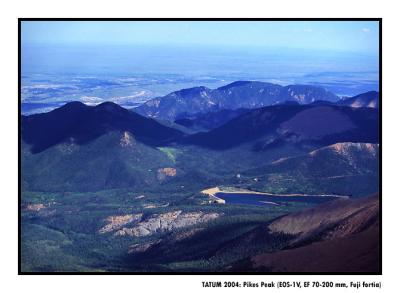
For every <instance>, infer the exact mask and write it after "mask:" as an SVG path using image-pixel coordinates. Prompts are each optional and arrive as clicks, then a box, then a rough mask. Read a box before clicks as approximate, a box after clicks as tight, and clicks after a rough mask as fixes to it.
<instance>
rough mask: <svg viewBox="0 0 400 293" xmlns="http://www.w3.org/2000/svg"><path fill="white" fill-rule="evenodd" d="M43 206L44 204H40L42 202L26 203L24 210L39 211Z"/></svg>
mask: <svg viewBox="0 0 400 293" xmlns="http://www.w3.org/2000/svg"><path fill="white" fill-rule="evenodd" d="M45 208H46V206H45V205H44V204H42V203H36V204H28V205H27V206H26V207H25V210H26V211H33V212H38V211H40V210H42V209H45Z"/></svg>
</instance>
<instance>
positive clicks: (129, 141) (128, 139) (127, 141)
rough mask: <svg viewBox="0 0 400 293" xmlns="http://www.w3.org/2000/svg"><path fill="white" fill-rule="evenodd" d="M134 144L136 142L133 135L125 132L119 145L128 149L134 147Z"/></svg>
mask: <svg viewBox="0 0 400 293" xmlns="http://www.w3.org/2000/svg"><path fill="white" fill-rule="evenodd" d="M134 142H135V140H134V139H133V137H132V135H131V134H130V133H129V132H128V131H124V134H123V135H122V137H121V139H120V141H119V144H120V146H121V147H123V148H126V147H130V146H132V145H133V144H134Z"/></svg>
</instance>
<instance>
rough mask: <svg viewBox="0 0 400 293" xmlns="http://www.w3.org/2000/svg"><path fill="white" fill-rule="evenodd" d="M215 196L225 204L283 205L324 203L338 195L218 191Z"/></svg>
mask: <svg viewBox="0 0 400 293" xmlns="http://www.w3.org/2000/svg"><path fill="white" fill-rule="evenodd" d="M215 196H216V197H218V198H221V199H223V200H225V202H226V203H227V204H250V205H258V206H265V205H284V204H285V203H289V202H301V203H313V204H319V203H324V202H327V201H330V200H333V199H337V198H338V196H334V195H332V196H329V195H323V196H319V195H304V196H299V195H293V196H291V195H264V194H252V193H233V192H232V193H231V192H227V193H225V192H218V193H217V194H215Z"/></svg>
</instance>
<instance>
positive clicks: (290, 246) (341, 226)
mask: <svg viewBox="0 0 400 293" xmlns="http://www.w3.org/2000/svg"><path fill="white" fill-rule="evenodd" d="M254 233H269V234H271V235H272V234H275V233H281V234H285V235H291V236H292V239H291V240H290V241H288V243H287V245H286V247H285V249H283V250H280V251H276V252H269V253H264V254H258V255H256V256H253V257H251V258H249V259H247V260H244V261H241V262H238V263H237V264H235V265H234V266H233V268H231V269H232V270H238V271H248V270H253V271H258V270H260V271H270V272H285V271H292V272H379V257H380V256H379V197H378V196H377V195H375V196H372V197H368V198H364V199H359V200H349V199H347V200H346V199H340V200H336V201H333V202H330V203H326V204H323V205H321V206H317V207H315V208H311V209H309V210H305V211H302V212H298V213H293V214H289V215H287V216H284V217H281V218H278V219H277V220H274V221H272V222H271V223H270V224H269V225H267V226H266V227H265V228H264V230H260V229H256V230H254V231H252V232H249V233H248V234H247V235H246V236H244V237H250V236H251V237H254V235H252V234H254Z"/></svg>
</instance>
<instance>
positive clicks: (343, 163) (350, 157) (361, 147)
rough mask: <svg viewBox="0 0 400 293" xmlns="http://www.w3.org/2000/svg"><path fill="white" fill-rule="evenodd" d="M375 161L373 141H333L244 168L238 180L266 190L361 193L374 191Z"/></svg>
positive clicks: (376, 181)
mask: <svg viewBox="0 0 400 293" xmlns="http://www.w3.org/2000/svg"><path fill="white" fill-rule="evenodd" d="M379 164H380V162H379V145H377V144H370V143H349V142H345V143H336V144H334V145H330V146H327V147H323V148H320V149H317V150H314V151H311V152H310V153H308V154H306V155H300V156H293V157H283V158H280V159H279V160H276V161H274V162H272V163H271V164H267V165H265V166H263V167H259V168H253V169H251V170H247V171H244V172H242V173H241V184H242V185H243V186H246V185H248V187H250V188H252V189H255V190H263V191H268V192H276V191H280V192H284V193H296V192H299V193H309V194H332V193H334V194H341V195H350V196H362V195H365V194H368V193H372V192H377V191H378V189H379ZM254 178H256V179H257V180H256V181H255V180H254Z"/></svg>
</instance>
